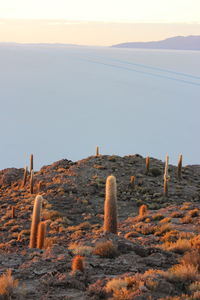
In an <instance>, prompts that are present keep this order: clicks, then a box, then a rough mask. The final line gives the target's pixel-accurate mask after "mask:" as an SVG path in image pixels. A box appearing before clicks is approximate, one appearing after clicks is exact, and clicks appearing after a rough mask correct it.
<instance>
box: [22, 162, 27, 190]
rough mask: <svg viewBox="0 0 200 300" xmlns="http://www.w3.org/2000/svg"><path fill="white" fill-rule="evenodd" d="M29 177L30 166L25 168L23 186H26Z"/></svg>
mask: <svg viewBox="0 0 200 300" xmlns="http://www.w3.org/2000/svg"><path fill="white" fill-rule="evenodd" d="M27 175H28V166H27V165H26V166H25V168H24V178H23V186H25V185H26V181H27Z"/></svg>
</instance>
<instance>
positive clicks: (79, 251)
mask: <svg viewBox="0 0 200 300" xmlns="http://www.w3.org/2000/svg"><path fill="white" fill-rule="evenodd" d="M68 249H70V250H72V252H73V254H75V255H81V256H90V255H91V254H92V251H93V249H94V248H93V247H90V246H84V245H81V244H77V243H71V244H70V245H69V247H68Z"/></svg>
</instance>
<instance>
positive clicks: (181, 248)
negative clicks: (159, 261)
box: [160, 239, 191, 254]
mask: <svg viewBox="0 0 200 300" xmlns="http://www.w3.org/2000/svg"><path fill="white" fill-rule="evenodd" d="M160 247H161V248H162V249H164V250H167V251H172V252H176V253H179V254H182V253H184V252H186V251H188V250H191V243H190V240H187V239H178V240H177V241H176V242H165V243H164V244H162V245H160Z"/></svg>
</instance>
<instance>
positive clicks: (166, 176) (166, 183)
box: [163, 154, 170, 197]
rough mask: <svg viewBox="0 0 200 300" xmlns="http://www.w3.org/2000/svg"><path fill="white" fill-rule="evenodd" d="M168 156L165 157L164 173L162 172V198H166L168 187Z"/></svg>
mask: <svg viewBox="0 0 200 300" xmlns="http://www.w3.org/2000/svg"><path fill="white" fill-rule="evenodd" d="M168 168H169V156H168V154H167V155H166V160H165V171H164V191H163V193H164V196H165V197H168V190H169V186H168V182H169V178H170V177H169V171H168Z"/></svg>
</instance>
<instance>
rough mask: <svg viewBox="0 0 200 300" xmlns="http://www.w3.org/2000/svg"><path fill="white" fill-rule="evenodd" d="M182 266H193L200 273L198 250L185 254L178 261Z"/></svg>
mask: <svg viewBox="0 0 200 300" xmlns="http://www.w3.org/2000/svg"><path fill="white" fill-rule="evenodd" d="M180 262H181V263H182V264H184V265H193V266H195V267H197V268H198V271H200V253H199V251H198V250H193V251H190V252H187V253H185V255H184V256H183V257H182V258H181V261H180Z"/></svg>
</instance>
